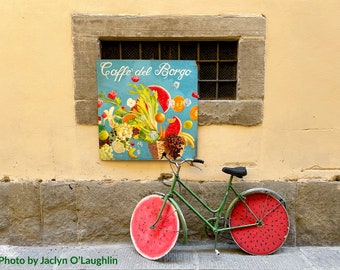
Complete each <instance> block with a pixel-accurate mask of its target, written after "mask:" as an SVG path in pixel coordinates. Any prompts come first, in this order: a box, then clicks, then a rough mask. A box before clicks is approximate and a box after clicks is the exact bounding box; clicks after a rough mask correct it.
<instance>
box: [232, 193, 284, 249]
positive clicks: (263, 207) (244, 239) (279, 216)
mask: <svg viewBox="0 0 340 270" xmlns="http://www.w3.org/2000/svg"><path fill="white" fill-rule="evenodd" d="M245 201H246V203H247V205H246V204H245V203H243V202H242V201H241V200H240V201H238V202H237V203H236V204H235V206H234V208H233V209H232V211H231V213H230V216H229V226H230V227H236V226H242V225H247V224H254V223H256V218H255V217H254V215H253V214H252V213H254V214H255V215H256V217H257V218H258V219H260V220H261V223H262V224H259V225H257V226H252V227H247V228H240V229H232V230H231V231H230V233H231V236H232V237H233V239H234V241H235V242H236V244H237V245H238V246H239V247H240V248H241V249H243V250H244V251H245V252H247V253H249V254H252V255H267V254H271V253H273V252H275V251H277V250H278V249H279V248H280V247H281V246H282V245H283V243H284V242H285V240H286V238H287V235H288V232H289V218H288V214H287V211H286V209H285V207H284V206H283V205H282V203H281V202H279V201H278V200H277V199H276V198H274V197H273V196H271V195H269V194H266V193H254V194H250V195H247V196H246V199H245ZM250 210H251V211H250Z"/></svg>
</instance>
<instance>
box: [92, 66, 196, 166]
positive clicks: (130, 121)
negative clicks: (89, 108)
mask: <svg viewBox="0 0 340 270" xmlns="http://www.w3.org/2000/svg"><path fill="white" fill-rule="evenodd" d="M103 67H110V69H108V70H106V69H103ZM182 69H183V70H184V69H185V70H190V72H187V73H186V74H187V75H185V76H184V75H183V76H182V75H181V76H179V74H182V73H180V71H181V70H182ZM176 74H177V76H176ZM97 84H98V102H97V103H98V125H99V126H98V130H99V132H98V139H99V154H100V158H101V159H102V160H154V159H160V158H161V157H162V153H163V152H164V151H165V152H167V153H168V155H170V154H171V155H172V156H170V157H172V158H173V159H177V158H194V157H195V156H196V153H197V129H198V123H197V120H198V110H197V106H198V94H197V93H198V92H197V67H196V63H195V62H194V61H187V60H179V61H177V60H168V61H162V60H151V61H149V60H98V61H97Z"/></svg>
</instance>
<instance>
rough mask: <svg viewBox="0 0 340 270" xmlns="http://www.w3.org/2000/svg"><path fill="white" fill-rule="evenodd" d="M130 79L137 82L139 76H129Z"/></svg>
mask: <svg viewBox="0 0 340 270" xmlns="http://www.w3.org/2000/svg"><path fill="white" fill-rule="evenodd" d="M131 80H132V81H133V82H138V81H139V77H138V76H132V77H131Z"/></svg>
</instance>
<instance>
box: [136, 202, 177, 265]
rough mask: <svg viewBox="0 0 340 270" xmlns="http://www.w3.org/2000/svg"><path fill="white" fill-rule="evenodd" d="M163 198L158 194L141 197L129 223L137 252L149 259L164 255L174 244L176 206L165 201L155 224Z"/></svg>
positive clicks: (175, 237)
mask: <svg viewBox="0 0 340 270" xmlns="http://www.w3.org/2000/svg"><path fill="white" fill-rule="evenodd" d="M163 202H164V199H163V197H161V196H159V195H150V196H147V197H145V198H143V199H142V200H141V201H140V202H139V203H138V204H137V206H136V207H135V210H134V211H133V213H132V217H131V223H130V234H131V239H132V242H133V245H134V246H135V248H136V250H137V252H138V253H139V254H141V255H142V256H143V257H145V258H147V259H150V260H158V259H160V258H162V257H163V256H165V255H166V254H167V253H168V252H169V251H170V250H171V249H172V248H173V247H174V246H175V244H176V241H177V238H178V234H179V227H180V224H179V219H178V215H177V211H176V208H175V207H174V206H173V205H172V204H171V203H170V202H169V201H167V202H166V204H165V207H164V209H163V212H162V215H161V218H160V219H159V221H158V222H157V223H156V224H155V226H154V228H151V225H153V224H154V222H155V221H156V220H157V217H158V215H159V213H160V210H161V208H162V205H163Z"/></svg>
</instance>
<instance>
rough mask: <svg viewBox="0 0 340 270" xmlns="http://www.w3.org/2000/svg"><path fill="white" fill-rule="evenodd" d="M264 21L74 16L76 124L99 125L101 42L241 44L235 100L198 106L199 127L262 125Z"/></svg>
mask: <svg viewBox="0 0 340 270" xmlns="http://www.w3.org/2000/svg"><path fill="white" fill-rule="evenodd" d="M265 32H266V18H265V17H264V16H263V15H239V16H236V15H224V16H222V15H221V16H212V15H188V16H165V15H155V16H128V15H83V14H74V15H72V39H73V50H74V82H75V86H74V100H75V113H76V122H77V123H78V124H84V125H96V124H97V123H98V120H97V82H96V60H98V59H100V40H101V39H105V40H107V39H112V40H179V39H180V40H195V41H197V40H222V41H223V40H229V39H235V38H237V39H238V41H239V44H238V66H237V97H236V99H235V100H199V118H198V119H199V125H212V124H232V125H242V126H254V125H258V124H260V123H262V119H263V98H264V69H265V59H264V58H265Z"/></svg>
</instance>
